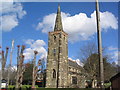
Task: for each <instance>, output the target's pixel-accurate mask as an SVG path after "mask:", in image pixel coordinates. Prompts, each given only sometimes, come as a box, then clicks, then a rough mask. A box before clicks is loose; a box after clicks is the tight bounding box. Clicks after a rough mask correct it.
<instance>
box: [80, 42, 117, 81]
mask: <svg viewBox="0 0 120 90" xmlns="http://www.w3.org/2000/svg"><path fill="white" fill-rule="evenodd" d="M105 50H106V49H105V48H104V49H103V64H104V79H105V81H107V80H108V81H109V79H110V78H111V77H112V76H113V75H114V74H116V73H117V66H116V65H114V64H111V63H110V62H109V58H110V56H108V55H107V54H106V51H105ZM80 55H81V58H80V59H81V60H82V61H83V63H84V69H85V71H86V72H87V73H88V79H90V80H93V79H97V80H99V56H98V53H97V47H96V45H95V44H94V43H92V42H89V43H87V44H86V45H84V46H83V47H82V48H81V49H80Z"/></svg>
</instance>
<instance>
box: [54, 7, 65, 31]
mask: <svg viewBox="0 0 120 90" xmlns="http://www.w3.org/2000/svg"><path fill="white" fill-rule="evenodd" d="M57 30H63V27H62V19H61V11H60V5H58V11H57V15H56V21H55V27H54V31H57Z"/></svg>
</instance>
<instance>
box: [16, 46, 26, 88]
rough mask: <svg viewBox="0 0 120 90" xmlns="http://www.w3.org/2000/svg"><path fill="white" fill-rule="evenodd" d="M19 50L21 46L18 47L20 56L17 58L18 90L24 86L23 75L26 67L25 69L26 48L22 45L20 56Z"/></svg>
mask: <svg viewBox="0 0 120 90" xmlns="http://www.w3.org/2000/svg"><path fill="white" fill-rule="evenodd" d="M19 49H20V46H18V56H17V62H18V65H17V75H16V86H15V87H16V88H20V87H21V86H22V81H23V73H24V72H25V67H24V63H23V62H24V55H23V51H24V50H25V46H24V45H22V48H21V52H20V54H19Z"/></svg>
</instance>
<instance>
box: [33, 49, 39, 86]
mask: <svg viewBox="0 0 120 90" xmlns="http://www.w3.org/2000/svg"><path fill="white" fill-rule="evenodd" d="M37 54H38V52H37V51H34V59H33V73H32V88H35V82H36V78H37V71H38V67H37V66H36V55H37Z"/></svg>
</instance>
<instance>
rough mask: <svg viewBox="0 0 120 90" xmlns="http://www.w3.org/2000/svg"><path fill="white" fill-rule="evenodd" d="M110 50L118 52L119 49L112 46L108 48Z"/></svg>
mask: <svg viewBox="0 0 120 90" xmlns="http://www.w3.org/2000/svg"><path fill="white" fill-rule="evenodd" d="M108 50H118V48H116V47H113V46H110V47H108Z"/></svg>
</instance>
